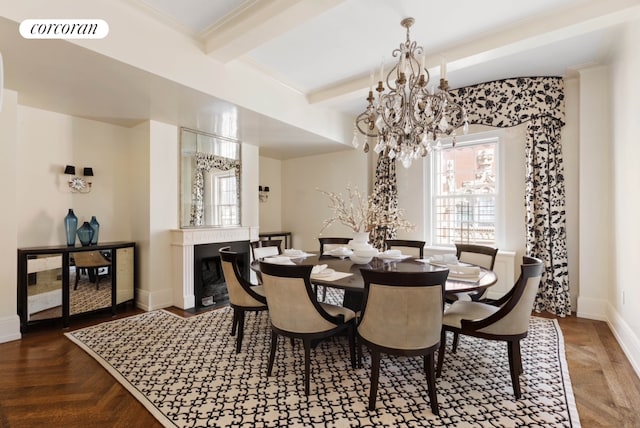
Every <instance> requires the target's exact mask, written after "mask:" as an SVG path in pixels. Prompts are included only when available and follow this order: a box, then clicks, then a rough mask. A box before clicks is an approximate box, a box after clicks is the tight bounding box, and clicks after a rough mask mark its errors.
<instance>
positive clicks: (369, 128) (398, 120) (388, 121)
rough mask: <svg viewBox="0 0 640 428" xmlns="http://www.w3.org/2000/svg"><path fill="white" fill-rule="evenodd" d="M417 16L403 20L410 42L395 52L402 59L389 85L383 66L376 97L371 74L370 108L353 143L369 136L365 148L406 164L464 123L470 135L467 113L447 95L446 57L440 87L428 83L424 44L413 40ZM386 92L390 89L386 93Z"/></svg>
mask: <svg viewBox="0 0 640 428" xmlns="http://www.w3.org/2000/svg"><path fill="white" fill-rule="evenodd" d="M413 23H414V19H413V18H405V19H403V20H402V22H400V24H401V25H402V26H403V27H405V28H406V29H407V40H406V42H404V43H401V44H400V47H399V48H398V49H394V51H393V52H392V54H393V56H394V57H399V60H398V63H397V64H396V65H395V66H394V67H393V68H392V69H391V71H390V72H389V74H387V76H386V84H387V89H385V87H384V86H383V80H382V79H383V77H384V66H381V67H380V80H379V81H378V86H377V87H376V88H375V90H376V92H378V99H377V100H376V99H375V97H374V96H373V74H372V75H371V83H370V87H369V96H368V97H367V101H368V102H369V104H368V105H367V108H366V110H365V111H364V112H363V113H361V114H360V115H359V116H358V117H357V118H356V122H355V127H354V131H353V146H354V147H356V148H357V147H358V146H359V141H358V133H357V132H356V129H357V131H359V132H360V133H361V134H363V135H364V136H365V144H364V152H365V153H367V152H368V151H369V144H372V145H373V144H375V145H374V148H373V151H374V152H376V153H383V155H384V156H388V157H389V159H391V160H393V159H398V160H399V161H401V162H402V165H403V166H404V167H405V168H408V167H409V166H410V165H411V161H413V160H414V159H417V158H419V157H424V156H427V155H428V154H429V152H430V151H431V150H432V149H433V148H436V147H439V146H440V144H441V143H440V138H442V137H446V136H453V144H454V145H455V135H456V129H457V128H458V127H460V126H461V125H463V124H464V133H465V134H466V133H467V130H468V128H469V124H468V122H467V114H466V112H465V110H464V108H462V107H461V106H460V105H458V104H456V103H455V102H454V101H453V99H452V98H451V95H450V94H449V92H448V90H449V83H448V82H447V77H446V64H445V63H444V61H443V62H442V65H441V70H440V86H439V87H438V90H436V91H433V90H431V89H429V88H428V87H427V84H428V83H429V72H428V71H427V69H426V68H425V66H424V62H425V56H424V50H423V48H422V46H417V44H416V42H412V41H411V39H410V38H409V29H410V27H411V26H412V25H413ZM385 91H386V92H385Z"/></svg>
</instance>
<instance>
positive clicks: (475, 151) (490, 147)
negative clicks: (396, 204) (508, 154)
mask: <svg viewBox="0 0 640 428" xmlns="http://www.w3.org/2000/svg"><path fill="white" fill-rule="evenodd" d="M429 156H430V157H431V168H430V171H431V173H430V174H429V175H427V179H430V180H431V198H430V202H431V204H430V206H431V213H430V219H431V221H430V223H431V224H430V230H431V241H432V245H436V246H437V245H451V244H455V243H465V244H480V245H495V244H496V226H497V212H498V209H497V203H498V200H499V198H498V182H499V180H498V178H499V177H498V174H499V168H498V137H491V138H483V139H477V140H469V141H466V142H459V143H458V144H456V146H455V147H453V146H452V145H451V144H448V145H444V146H443V147H442V148H441V149H439V150H434V151H432V152H431V154H430V155H429Z"/></svg>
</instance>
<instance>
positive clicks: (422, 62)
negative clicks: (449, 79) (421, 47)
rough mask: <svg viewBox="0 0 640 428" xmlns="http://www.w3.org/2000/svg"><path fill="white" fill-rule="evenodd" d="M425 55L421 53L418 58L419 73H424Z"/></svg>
mask: <svg viewBox="0 0 640 428" xmlns="http://www.w3.org/2000/svg"><path fill="white" fill-rule="evenodd" d="M425 56H426V55H422V58H420V75H423V74H424V61H425V59H424V57H425Z"/></svg>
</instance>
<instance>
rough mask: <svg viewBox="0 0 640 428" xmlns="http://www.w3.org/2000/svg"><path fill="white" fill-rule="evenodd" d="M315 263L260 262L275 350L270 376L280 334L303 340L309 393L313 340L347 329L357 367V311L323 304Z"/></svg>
mask: <svg viewBox="0 0 640 428" xmlns="http://www.w3.org/2000/svg"><path fill="white" fill-rule="evenodd" d="M311 269H313V266H312V265H277V264H273V263H265V262H260V270H261V271H262V279H263V281H264V290H265V295H266V296H267V304H268V305H269V318H270V321H271V350H270V352H269V365H268V368H267V376H271V373H272V370H273V363H274V360H275V355H276V349H277V347H278V337H279V336H285V337H289V338H290V339H291V340H292V341H293V340H294V339H301V340H302V343H303V345H304V393H305V395H307V396H308V395H309V379H310V376H311V355H310V354H311V342H312V341H314V342H316V341H318V340H322V339H325V338H328V337H331V336H335V335H336V334H338V333H340V332H343V331H346V332H347V336H348V339H349V350H350V354H351V366H352V367H354V368H355V365H356V355H355V316H356V315H355V313H354V312H353V311H352V310H351V309H347V308H344V307H342V306H336V305H330V304H327V303H320V302H318V299H317V297H316V294H315V293H314V290H313V288H312V286H311V281H310V275H311Z"/></svg>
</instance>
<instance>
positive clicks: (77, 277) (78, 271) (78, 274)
mask: <svg viewBox="0 0 640 428" xmlns="http://www.w3.org/2000/svg"><path fill="white" fill-rule="evenodd" d="M80 270H81V269H78V268H76V284H75V285H74V286H73V289H74V290H77V289H78V280H79V279H80Z"/></svg>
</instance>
